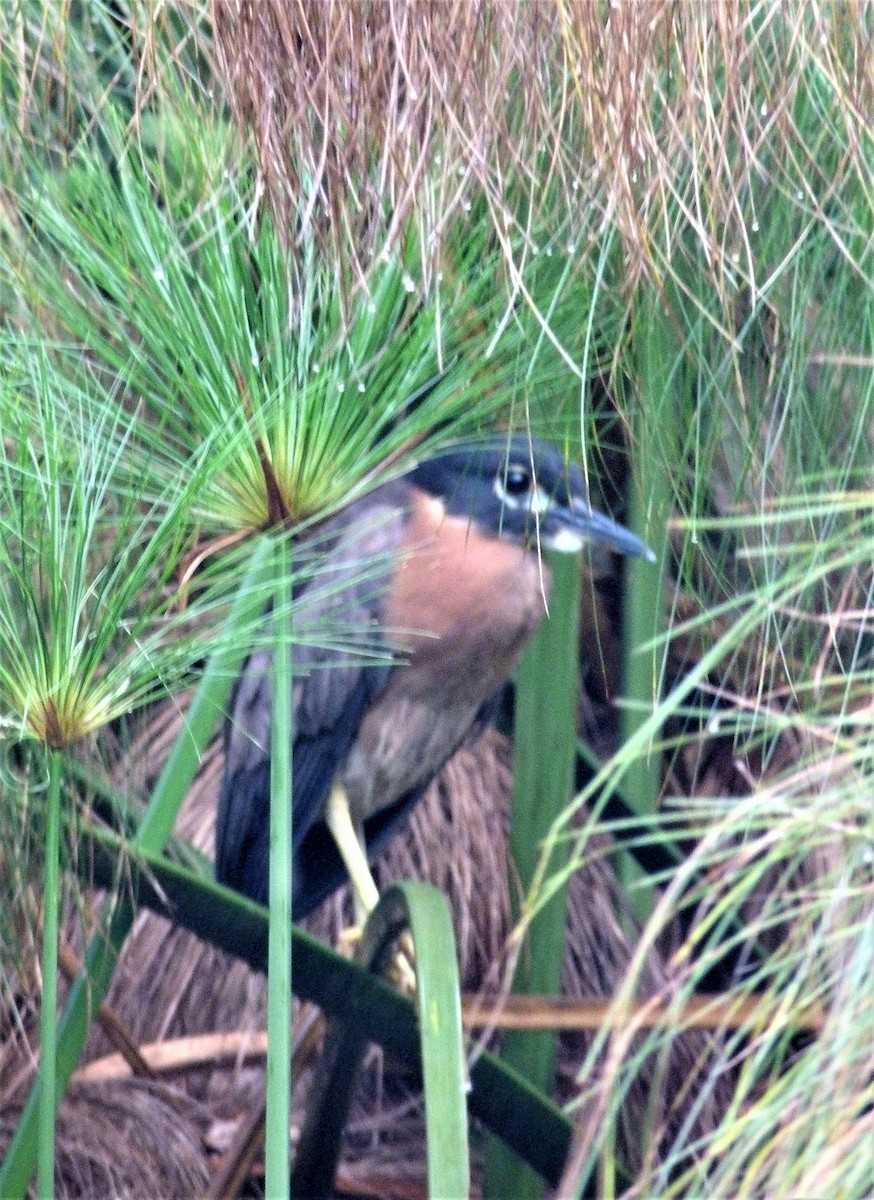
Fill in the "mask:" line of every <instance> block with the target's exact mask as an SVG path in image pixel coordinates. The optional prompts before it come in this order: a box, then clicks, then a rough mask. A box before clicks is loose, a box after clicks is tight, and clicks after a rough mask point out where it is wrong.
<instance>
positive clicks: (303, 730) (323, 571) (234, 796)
mask: <svg viewBox="0 0 874 1200" xmlns="http://www.w3.org/2000/svg"><path fill="white" fill-rule="evenodd" d="M406 497H407V493H406V491H405V490H404V489H400V488H397V487H394V488H392V487H387V488H383V489H380V492H379V493H374V494H372V495H371V496H370V497H368V499H367V502H366V504H365V503H361V504H359V505H357V506H353V507H352V508H350V509H346V510H344V512H343V513H341V514H339V516H338V517H337V518H335V519H334V521H332V522H329V523H327V524H326V526H325V527H324V528H323V530H322V531H321V533H320V537H319V544H318V547H317V548H316V549H315V550H313V548H312V546H310V547H308V548H306V551H305V552H306V553H308V554H312V555H313V560H314V562H317V563H318V569H317V572H316V573H315V574H314V575H313V577H312V579H311V580H310V581H309V582H308V583H307V584H306V585H305V586H304V588H303V589H302V590H301V591H300V592H299V594H298V595H296V600H297V601H299V604H298V607H297V608H296V611H295V617H294V628H295V635H296V639H299V640H296V641H295V645H294V647H293V651H292V661H293V665H294V672H295V682H294V687H293V694H292V713H293V717H292V719H293V725H294V728H293V733H292V737H293V742H292V749H293V761H292V796H293V806H292V828H293V849H294V850H295V851H297V849H298V847H299V846H300V844H301V842H302V841H303V839H304V837H305V836H306V834H307V832H308V831H309V830H310V828H311V827H312V825H313V824H314V822H315V821H316V820H317V819H318V818H319V816H320V815H321V812H322V809H323V806H324V803H325V800H326V798H327V795H328V792H329V790H330V787H331V783H332V781H333V779H334V776H335V774H336V771H337V769H338V767H339V766H340V764H341V763H342V762H343V760H344V758H345V756H346V754H347V752H348V750H349V747H350V745H351V743H352V741H353V740H354V738H355V735H356V733H357V731H358V727H359V725H360V723H361V720H362V717H363V715H364V712H365V711H366V709H367V707H368V705H369V703H370V702H371V701H372V699H373V698H374V697H375V696H376V695H378V694H379V692H380V691H381V690H382V689H383V687H384V686H385V684H386V681H387V679H388V676H389V674H390V672H391V670H392V667H391V663H390V661H389V660H388V658H387V654H388V650H387V647H386V645H385V643H384V640H383V638H382V636H381V633H380V629H379V625H380V612H381V597H382V595H383V594H384V592H385V588H386V586H387V584H388V581H389V579H390V576H391V572H392V570H393V566H394V562H395V561H396V557H397V553H398V550H399V548H400V546H401V543H402V541H403V534H404V528H405V524H406V521H407V506H406ZM303 552H304V550H303V549H302V551H301V553H303ZM344 634H345V635H348V637H346V638H344ZM353 637H354V641H355V642H357V643H358V644H357V645H355V646H353V647H352V648H347V649H343V650H340V649H338V648H336V647H337V644H338V643H343V644H344V645H349V640H350V639H352V638H353ZM332 643H333V644H332ZM380 650H382V653H383V658H382V661H380V660H379V659H378V658H375V657H374V654H375V653H376V654H378V652H379V651H380ZM368 652H369V656H368ZM271 687H272V682H271V653H270V651H269V650H258V651H256V652H255V653H254V654H253V655H252V656H251V657H250V658H249V661H248V663H247V664H246V667H245V669H244V671H243V673H242V675H241V676H240V678H239V680H238V681H237V684H236V687H235V689H234V694H233V697H232V700H231V709H230V714H229V718H228V721H227V724H226V728H225V774H224V779H223V781H222V788H221V793H220V796H219V805H218V816H217V824H216V877H217V878H218V880H219V881H220V882H222V883H226V884H229V885H230V886H232V887H235V888H237V889H238V890H240V891H242V892H244V893H245V894H246V895H248V896H250V897H251V898H252V899H255V900H259V901H261V902H265V901H266V899H267V863H268V841H269V823H270V818H269V812H270V737H271V730H270V725H271V699H270V697H271ZM302 885H303V881H301V886H302ZM298 891H299V887H298V885H297V884H296V885H295V894H296V896H297V893H298Z"/></svg>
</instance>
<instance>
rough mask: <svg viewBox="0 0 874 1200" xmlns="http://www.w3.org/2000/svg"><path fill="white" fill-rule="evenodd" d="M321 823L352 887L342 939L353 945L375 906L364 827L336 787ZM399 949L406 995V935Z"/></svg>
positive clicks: (411, 983)
mask: <svg viewBox="0 0 874 1200" xmlns="http://www.w3.org/2000/svg"><path fill="white" fill-rule="evenodd" d="M325 823H326V824H327V826H328V829H329V830H330V831H331V836H332V837H333V839H334V842H335V843H336V846H337V849H338V850H339V851H340V857H341V858H342V859H343V862H344V863H345V864H346V870H347V872H348V873H349V880H350V882H351V884H352V900H353V903H354V906H355V927H354V928H353V929H352V930H348V929H347V930H346V931H345V937H346V938H349V939H350V940H352V941H353V943H354V940H355V938H359V937H360V936H361V932H362V930H363V929H364V923H365V922H366V920H367V918H368V917H369V916H370V914H371V913H372V912H373V910H374V909H375V908H376V906H377V904H378V903H379V889H378V888H377V886H376V881H375V880H374V878H373V875H372V873H371V870H370V863H369V862H368V861H367V843H366V841H365V839H364V826H363V825H358V824H357V823H356V822H355V820H354V819H353V817H352V811H351V809H350V808H349V798H348V796H347V795H346V792H345V791H344V789H343V787H342V785H341V784H339V783H336V782H335V783H334V784H332V786H331V792H330V795H329V796H328V801H327V804H326V805H325ZM400 945H401V949H400V950H399V951H398V953H397V956H396V959H395V969H396V972H397V980H396V982H397V983H398V984H399V986H400V987H401V988H402V989H404V990H405V991H408V992H414V991H415V988H416V973H415V971H414V970H413V968H412V965H411V962H412V959H413V944H412V939H411V938H410V937H409V935H408V934H403V935H402V938H401V939H400Z"/></svg>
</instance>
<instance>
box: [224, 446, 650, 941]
mask: <svg viewBox="0 0 874 1200" xmlns="http://www.w3.org/2000/svg"><path fill="white" fill-rule="evenodd" d="M587 543H591V544H593V545H598V546H604V547H607V548H609V549H610V550H612V551H614V552H617V553H619V554H624V555H630V556H638V557H642V558H645V559H648V560H650V561H652V560H653V559H654V557H655V556H654V555H653V553H652V551H651V550H650V549H649V547H648V546H646V544H645V543H644V542H643V541H642V540H641V539H640V538H638V537H637V536H636V535H635V534H633V533H631V532H630V531H629V530H628V529H626V528H624V527H623V526H622V525H619V524H617V523H616V522H614V521H613V520H611V519H610V518H609V517H607V516H605V515H604V514H603V513H601V512H598V511H597V510H595V509H593V508H592V507H591V505H590V503H589V495H588V489H587V487H586V483H585V479H584V476H583V473H582V471H581V469H580V467H579V465H578V464H577V463H575V462H572V461H571V462H568V461H567V460H566V458H565V455H564V454H563V453H562V451H561V450H560V449H558V448H557V447H555V446H553V445H551V444H550V443H546V442H541V441H538V440H535V439H533V438H529V437H528V436H526V435H523V434H516V435H508V434H501V435H491V436H489V437H485V438H482V439H479V440H477V441H471V442H466V443H460V444H456V445H454V446H451V447H450V448H448V449H446V450H444V451H441V452H437V453H435V454H432V455H431V456H429V457H426V458H423V459H422V460H421V461H419V462H417V463H416V464H415V465H414V466H413V467H412V468H411V469H410V470H409V471H408V473H407V474H406V475H403V476H401V477H399V478H396V479H393V480H389V481H388V482H386V483H383V484H382V485H380V486H378V487H376V488H374V489H373V490H372V491H370V492H369V493H367V494H365V495H364V496H362V497H360V498H358V499H355V500H353V501H352V502H351V503H349V504H348V505H347V506H346V507H345V508H343V509H341V510H340V511H338V512H337V513H336V514H335V515H333V516H332V517H330V518H328V519H327V520H326V521H325V522H324V523H323V524H322V525H321V526H320V527H319V529H318V532H317V533H316V534H313V535H310V536H309V537H308V538H305V539H304V540H303V542H302V544H301V545H300V546H296V548H295V551H294V554H295V560H296V561H297V562H304V563H305V562H306V561H307V560H308V558H309V559H310V560H311V561H313V562H316V563H318V570H317V571H313V573H312V575H311V578H310V579H309V581H308V582H306V583H304V584H303V586H302V587H300V588H299V589H298V591H297V593H296V596H295V599H296V601H298V602H299V608H297V609H296V612H299V613H300V614H301V615H300V618H299V619H298V618H297V617H296V625H295V628H296V630H298V631H300V630H303V631H304V637H303V642H302V644H297V643H296V644H295V645H294V648H293V662H294V668H295V676H294V683H293V694H292V718H293V719H292V725H293V728H292V731H291V734H290V736H291V738H292V919H293V920H294V921H299V920H302V919H303V918H304V917H306V916H307V915H309V914H310V913H311V912H313V911H314V910H315V909H316V908H317V907H318V906H319V905H320V904H321V903H322V902H323V901H324V900H325V899H327V897H328V896H330V895H331V894H332V893H333V892H334V891H335V890H337V888H339V887H340V886H341V885H342V884H343V883H344V882H346V880H347V878H349V879H351V882H352V887H353V895H354V897H355V901H356V913H357V915H358V917H359V919H361V920H363V919H364V917H365V916H366V915H367V913H368V912H369V911H370V910H371V909H372V908H373V907H374V906H375V904H376V902H377V900H378V892H377V890H376V884H375V883H374V881H373V878H372V875H371V873H370V869H369V864H370V862H372V861H373V860H374V859H375V858H376V857H377V856H378V854H379V853H380V851H381V850H382V848H383V847H384V846H385V845H386V844H387V842H388V840H389V839H390V838H391V837H392V836H393V835H394V834H395V832H397V830H398V829H399V828H400V826H401V825H402V824H403V823H404V821H405V819H406V818H407V816H408V815H409V813H410V811H411V810H412V808H413V806H414V805H415V803H416V802H417V800H418V799H419V798H420V797H421V796H422V795H423V794H424V792H425V790H426V789H427V787H428V784H429V783H430V782H431V780H432V779H433V778H434V777H435V776H436V775H437V774H438V773H439V771H440V770H441V769H442V767H443V766H444V765H445V763H446V762H447V761H448V760H449V759H450V758H451V757H452V755H453V754H454V753H455V751H456V750H457V749H458V748H459V747H460V746H461V745H463V744H464V743H466V742H468V741H470V740H472V739H474V738H475V737H477V736H478V735H479V734H480V733H482V732H483V730H484V729H485V728H486V727H487V725H488V724H489V723H490V721H491V719H492V717H493V716H494V714H495V711H496V707H497V703H498V701H499V699H500V695H501V692H502V690H503V688H504V686H505V685H506V683H507V682H508V681H509V679H510V677H511V675H512V673H513V671H514V669H515V667H516V664H517V663H518V661H519V659H520V657H521V655H522V652H523V650H524V648H525V646H526V645H527V643H528V642H529V640H530V639H531V637H532V635H533V634H534V632H535V630H536V629H537V627H538V626H539V624H540V622H541V620H542V619H543V617H544V615H545V612H546V606H547V601H548V596H549V588H550V572H549V567H548V564H547V563H546V562H545V561H544V560H543V559H542V557H541V555H540V550H541V549H542V548H547V549H553V550H557V551H560V552H564V553H571V554H575V553H578V552H579V551H581V550H582V549H583V547H584V546H585V545H586V544H587ZM332 628H334V629H345V630H347V631H348V632H349V634H350V635H353V636H354V638H355V639H356V640H357V641H359V642H360V645H359V646H358V647H356V648H353V649H352V650H351V651H350V649H349V648H346V649H343V648H341V647H339V646H338V645H332V644H330V643H329V642H328V641H327V639H326V638H325V637H324V636H322V637H321V638H319V637H318V636H314V637H312V638H307V637H306V631H307V630H310V629H311V630H315V631H319V630H322V631H324V630H329V629H332ZM271 661H272V659H271V652H270V650H269V649H258V650H256V651H254V652H253V653H252V654H251V655H250V656H249V658H248V660H247V662H246V664H245V666H244V668H243V670H242V672H241V674H240V676H239V678H238V679H237V681H236V683H235V686H234V689H233V691H232V695H231V700H230V704H229V710H228V715H227V718H226V721H225V731H224V747H225V765H224V774H223V778H222V783H221V788H220V793H219V799H218V809H217V819H216V864H215V872H216V878H217V880H218V882H220V883H223V884H226V885H228V886H230V887H232V888H234V889H236V890H237V891H240V892H242V893H243V894H245V895H246V896H248V897H249V898H250V899H252V900H255V901H257V902H259V903H262V904H266V903H267V897H268V844H269V825H270V743H271V688H272V680H271Z"/></svg>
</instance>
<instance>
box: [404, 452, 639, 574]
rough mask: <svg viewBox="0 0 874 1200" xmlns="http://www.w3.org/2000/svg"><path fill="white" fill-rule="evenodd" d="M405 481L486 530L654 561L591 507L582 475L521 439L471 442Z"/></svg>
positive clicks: (571, 550)
mask: <svg viewBox="0 0 874 1200" xmlns="http://www.w3.org/2000/svg"><path fill="white" fill-rule="evenodd" d="M408 478H409V480H410V482H411V483H412V484H414V485H415V486H416V487H419V488H421V489H422V490H423V491H425V492H427V493H428V494H429V495H431V496H434V497H435V498H436V499H438V500H440V501H441V503H442V504H443V505H444V506H445V508H446V512H447V514H448V515H449V516H455V517H467V518H469V519H470V520H471V521H472V522H474V523H475V524H476V526H477V528H478V529H479V530H481V531H482V532H483V533H486V534H491V535H492V536H495V537H501V538H504V539H505V540H507V541H514V542H519V543H521V544H522V545H526V546H532V547H533V546H538V545H539V546H544V547H546V548H547V549H552V550H559V551H562V552H564V553H566V554H575V553H577V552H578V551H579V550H581V549H582V548H583V546H584V545H585V544H586V543H587V542H589V543H592V544H593V545H601V546H606V547H607V548H609V549H611V550H615V551H617V552H618V553H620V554H628V555H633V556H636V557H639V558H646V559H649V560H650V561H651V562H652V561H655V555H654V554H653V552H652V550H650V549H649V547H648V546H647V545H645V544H644V543H643V542H642V541H641V540H640V538H638V537H636V536H635V535H634V534H633V533H631V532H630V531H629V530H627V529H625V528H624V527H623V526H622V525H619V524H617V523H616V522H615V521H611V520H610V518H609V517H606V516H604V514H603V513H599V512H597V511H596V510H595V509H593V508H592V507H591V506H590V504H589V495H588V492H587V490H586V484H585V480H584V479H583V473H582V471H581V470H580V468H579V466H578V465H577V464H576V463H568V462H566V460H565V458H564V456H563V455H562V454H561V452H560V451H559V450H557V449H556V448H555V447H554V446H550V445H548V444H546V443H544V442H539V441H534V440H529V438H527V437H525V436H516V437H492V438H489V439H486V440H483V441H480V442H470V443H466V444H464V445H462V446H458V447H456V448H454V449H452V450H448V451H447V452H446V453H444V454H438V455H435V456H434V457H433V458H429V459H427V460H425V461H423V462H422V463H420V464H419V465H418V466H417V467H416V468H414V470H413V471H411V472H410V475H409V476H408Z"/></svg>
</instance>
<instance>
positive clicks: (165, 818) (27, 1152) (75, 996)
mask: <svg viewBox="0 0 874 1200" xmlns="http://www.w3.org/2000/svg"><path fill="white" fill-rule="evenodd" d="M271 569H272V547H271V545H270V543H269V542H267V541H266V540H265V541H263V542H262V543H261V544H260V545H258V546H257V547H256V549H255V550H254V552H253V555H252V560H251V564H250V568H249V572H248V574H247V577H246V579H245V580H244V582H243V585H242V586H241V588H240V592H239V595H238V598H237V601H236V602H235V605H234V607H233V609H232V611H231V614H230V616H229V619H228V627H229V629H231V630H233V629H235V628H237V627H238V626H239V625H240V623H241V622H243V621H244V620H246V619H247V618H248V619H249V620H251V616H252V614H251V612H250V609H251V606H252V604H253V603H255V601H253V596H257V597H258V600H257V603H258V604H259V605H260V604H261V603H262V599H261V597H262V596H263V591H262V590H260V589H259V587H258V586H257V585H258V584H260V583H263V581H264V579H265V578H266V577H267V573H268V571H269V570H271ZM245 654H246V648H245V647H244V646H242V645H236V644H235V643H234V640H233V639H232V638H228V639H226V640H225V641H224V642H223V643H222V648H221V649H220V650H219V651H218V652H217V653H216V654H214V655H213V657H212V658H211V659H210V662H209V664H208V666H207V668H206V670H205V671H204V674H203V677H202V678H201V681H200V684H199V686H198V689H197V693H196V695H195V697H194V700H193V701H192V704H191V706H190V708H189V711H188V713H187V715H186V721H185V726H184V728H183V730H182V732H181V733H180V734H179V737H178V738H177V740H176V743H175V745H174V747H173V750H172V752H171V754H170V756H169V758H168V759H167V763H166V764H165V766H164V770H163V771H162V772H161V777H160V779H159V781H158V783H157V785H156V787H155V791H154V793H153V795H152V799H151V801H150V803H149V806H148V808H147V810H146V813H145V815H144V817H143V820H142V822H141V825H140V828H139V830H138V832H137V835H136V837H135V839H134V845H135V847H136V848H137V849H138V850H140V851H142V852H146V853H148V852H153V853H156V852H157V851H159V850H160V849H161V848H162V846H163V844H164V842H165V841H166V839H167V838H168V837H169V835H170V831H171V829H172V828H173V823H174V821H175V819H176V814H177V813H178V811H179V807H180V806H181V804H182V801H183V799H184V798H185V794H186V792H187V791H188V788H189V786H190V784H191V781H192V780H193V778H194V776H195V774H196V772H197V769H198V766H199V764H200V756H201V754H202V752H203V750H204V749H205V747H206V745H207V743H208V742H209V739H210V737H211V736H212V733H213V730H214V729H215V724H216V719H217V716H218V714H219V713H221V712H223V711H224V710H225V707H226V704H227V700H228V696H229V694H230V689H231V685H232V681H233V679H234V678H235V676H236V674H237V673H238V671H239V669H240V666H241V665H242V661H243V658H244V657H245ZM113 886H114V885H113ZM134 915H135V913H134V909H133V907H132V906H131V905H130V904H128V903H126V902H122V903H119V904H116V905H115V906H114V908H113V910H112V915H111V917H110V919H109V921H108V922H107V923H106V924H105V925H104V926H103V927H102V928H101V929H100V931H99V932H98V933H97V934H95V936H94V937H93V938H92V939H91V942H90V944H89V946H88V948H87V951H86V954H85V962H84V966H83V970H82V971H81V972H80V974H79V975H78V976H77V978H76V979H75V980H74V982H73V985H72V987H71V989H70V993H69V995H68V997H67V1003H66V1005H65V1007H64V1011H63V1013H62V1015H61V1019H60V1022H59V1024H58V1029H57V1047H58V1051H57V1055H56V1081H57V1092H58V1094H57V1097H56V1103H57V1102H59V1100H60V1097H61V1096H63V1093H64V1091H65V1090H66V1087H67V1084H68V1083H69V1080H70V1076H71V1075H72V1074H73V1071H74V1070H75V1069H76V1064H77V1063H78V1061H79V1056H80V1054H81V1053H82V1047H83V1046H84V1044H85V1038H86V1037H87V1036H88V1030H89V1028H90V1025H91V1018H92V1014H93V1013H94V1012H95V1011H96V1009H97V1006H98V1005H99V1004H100V1002H101V1000H102V999H103V997H104V996H105V995H106V991H107V989H108V987H109V984H110V981H111V979H112V973H113V971H114V969H115V962H116V958H117V956H118V952H119V950H120V949H121V946H122V945H123V944H124V939H125V938H126V937H127V934H128V932H129V930H130V927H131V925H132V924H133V919H134ZM40 1095H41V1087H40V1082H39V1078H37V1079H36V1080H35V1082H34V1085H33V1087H32V1088H31V1092H30V1095H29V1096H28V1099H27V1103H26V1104H25V1107H24V1109H23V1111H22V1113H21V1116H20V1117H19V1120H18V1125H17V1127H16V1130H15V1133H14V1135H13V1138H12V1140H11V1142H10V1143H9V1146H8V1148H7V1151H6V1154H5V1156H4V1158H3V1162H2V1164H0V1196H3V1197H4V1200H18V1198H19V1197H23V1196H24V1194H25V1192H26V1190H27V1186H28V1183H29V1181H30V1179H31V1176H32V1175H33V1172H34V1169H35V1167H36V1157H37V1137H36V1130H37V1123H38V1122H37V1115H38V1111H39V1105H40V1103H41V1102H40Z"/></svg>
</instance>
